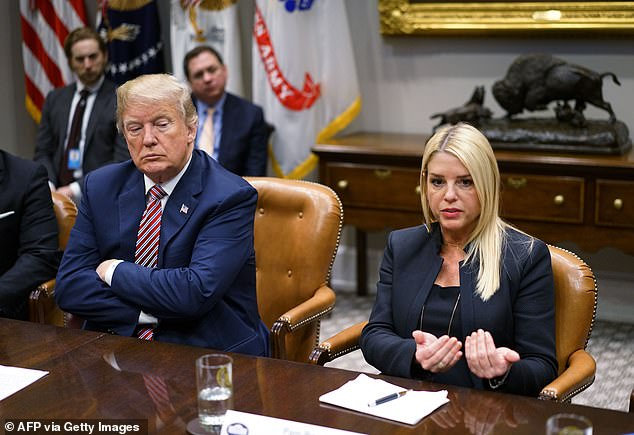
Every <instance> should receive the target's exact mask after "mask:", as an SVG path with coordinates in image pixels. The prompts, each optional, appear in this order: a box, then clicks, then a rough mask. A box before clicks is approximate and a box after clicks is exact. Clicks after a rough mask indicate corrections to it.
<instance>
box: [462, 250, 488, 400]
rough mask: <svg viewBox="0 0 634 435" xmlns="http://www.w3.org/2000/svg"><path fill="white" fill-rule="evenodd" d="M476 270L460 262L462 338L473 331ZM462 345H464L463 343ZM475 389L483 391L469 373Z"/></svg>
mask: <svg viewBox="0 0 634 435" xmlns="http://www.w3.org/2000/svg"><path fill="white" fill-rule="evenodd" d="M476 277H477V270H475V268H474V267H473V266H471V265H466V266H465V265H464V261H461V262H460V319H461V320H462V336H463V337H466V336H467V335H471V333H472V332H473V331H475V307H476V304H478V301H479V299H480V296H478V295H477V294H476V292H475V288H476ZM463 344H464V343H463ZM469 375H470V376H471V380H472V381H473V385H474V387H475V388H478V389H484V382H483V381H482V379H481V378H479V377H477V376H476V375H474V374H473V372H471V371H469Z"/></svg>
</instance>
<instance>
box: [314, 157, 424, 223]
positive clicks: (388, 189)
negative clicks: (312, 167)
mask: <svg viewBox="0 0 634 435" xmlns="http://www.w3.org/2000/svg"><path fill="white" fill-rule="evenodd" d="M326 171H327V174H328V177H327V183H328V185H330V187H332V188H333V189H334V190H335V191H336V192H337V194H338V195H339V197H340V198H341V201H342V202H343V203H344V204H345V205H346V206H354V207H368V208H376V209H391V210H408V211H419V212H421V213H422V211H421V205H420V189H419V186H418V181H419V171H418V170H417V169H408V168H402V167H395V166H374V165H352V164H351V165H347V164H336V163H335V164H328V166H327V169H326ZM344 212H345V211H344Z"/></svg>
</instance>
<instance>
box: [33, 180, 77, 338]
mask: <svg viewBox="0 0 634 435" xmlns="http://www.w3.org/2000/svg"><path fill="white" fill-rule="evenodd" d="M51 199H52V200H53V210H54V211H55V217H56V218H57V230H58V233H59V235H58V240H59V242H58V243H59V249H61V250H62V251H63V250H64V249H66V244H67V243H68V238H69V237H70V231H71V230H72V229H73V226H74V225H75V219H76V218H77V207H76V206H75V203H74V202H73V201H72V200H70V199H69V198H68V197H67V196H64V195H62V194H59V193H57V192H51ZM54 292H55V280H54V279H52V280H50V281H47V282H45V283H42V284H41V285H39V286H38V287H37V288H36V289H35V290H33V291H32V292H31V294H30V295H29V320H31V321H32V322H37V323H45V324H52V325H57V326H65V324H66V321H65V318H64V313H63V312H62V311H61V310H60V309H59V308H58V307H57V305H56V304H55V298H54Z"/></svg>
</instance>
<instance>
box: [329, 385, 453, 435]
mask: <svg viewBox="0 0 634 435" xmlns="http://www.w3.org/2000/svg"><path fill="white" fill-rule="evenodd" d="M399 391H403V387H399V386H398V385H394V384H390V383H389V382H386V381H384V380H381V379H374V378H371V377H369V376H367V375H364V374H361V375H359V376H357V378H356V379H354V380H352V381H348V382H346V383H345V384H344V385H343V386H341V387H339V388H338V389H336V390H333V391H331V392H329V393H326V394H324V395H322V396H321V397H320V398H319V401H320V402H323V403H328V404H330V405H336V406H341V407H342V408H347V409H352V410H354V411H358V412H362V413H364V414H370V415H374V416H376V417H381V418H386V419H388V420H394V421H398V422H401V423H406V424H412V425H414V424H416V423H418V422H419V421H420V420H421V419H422V418H423V417H425V416H427V415H429V414H431V413H432V412H433V411H434V410H436V409H437V408H438V407H440V406H442V405H444V404H445V403H447V402H449V399H448V398H447V391H446V390H441V391H408V392H407V394H405V395H404V396H401V397H399V398H398V399H394V400H391V401H389V402H385V403H382V404H380V405H376V406H368V403H369V402H371V401H373V400H376V399H378V398H381V397H384V396H387V395H389V394H392V393H398V392H399Z"/></svg>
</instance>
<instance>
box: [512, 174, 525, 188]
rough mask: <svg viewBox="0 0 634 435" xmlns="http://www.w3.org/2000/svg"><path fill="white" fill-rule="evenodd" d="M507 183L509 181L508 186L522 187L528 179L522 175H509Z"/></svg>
mask: <svg viewBox="0 0 634 435" xmlns="http://www.w3.org/2000/svg"><path fill="white" fill-rule="evenodd" d="M508 183H509V186H511V187H512V188H513V189H523V188H524V187H526V184H527V183H528V180H526V178H524V177H521V178H513V177H509V178H508Z"/></svg>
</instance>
